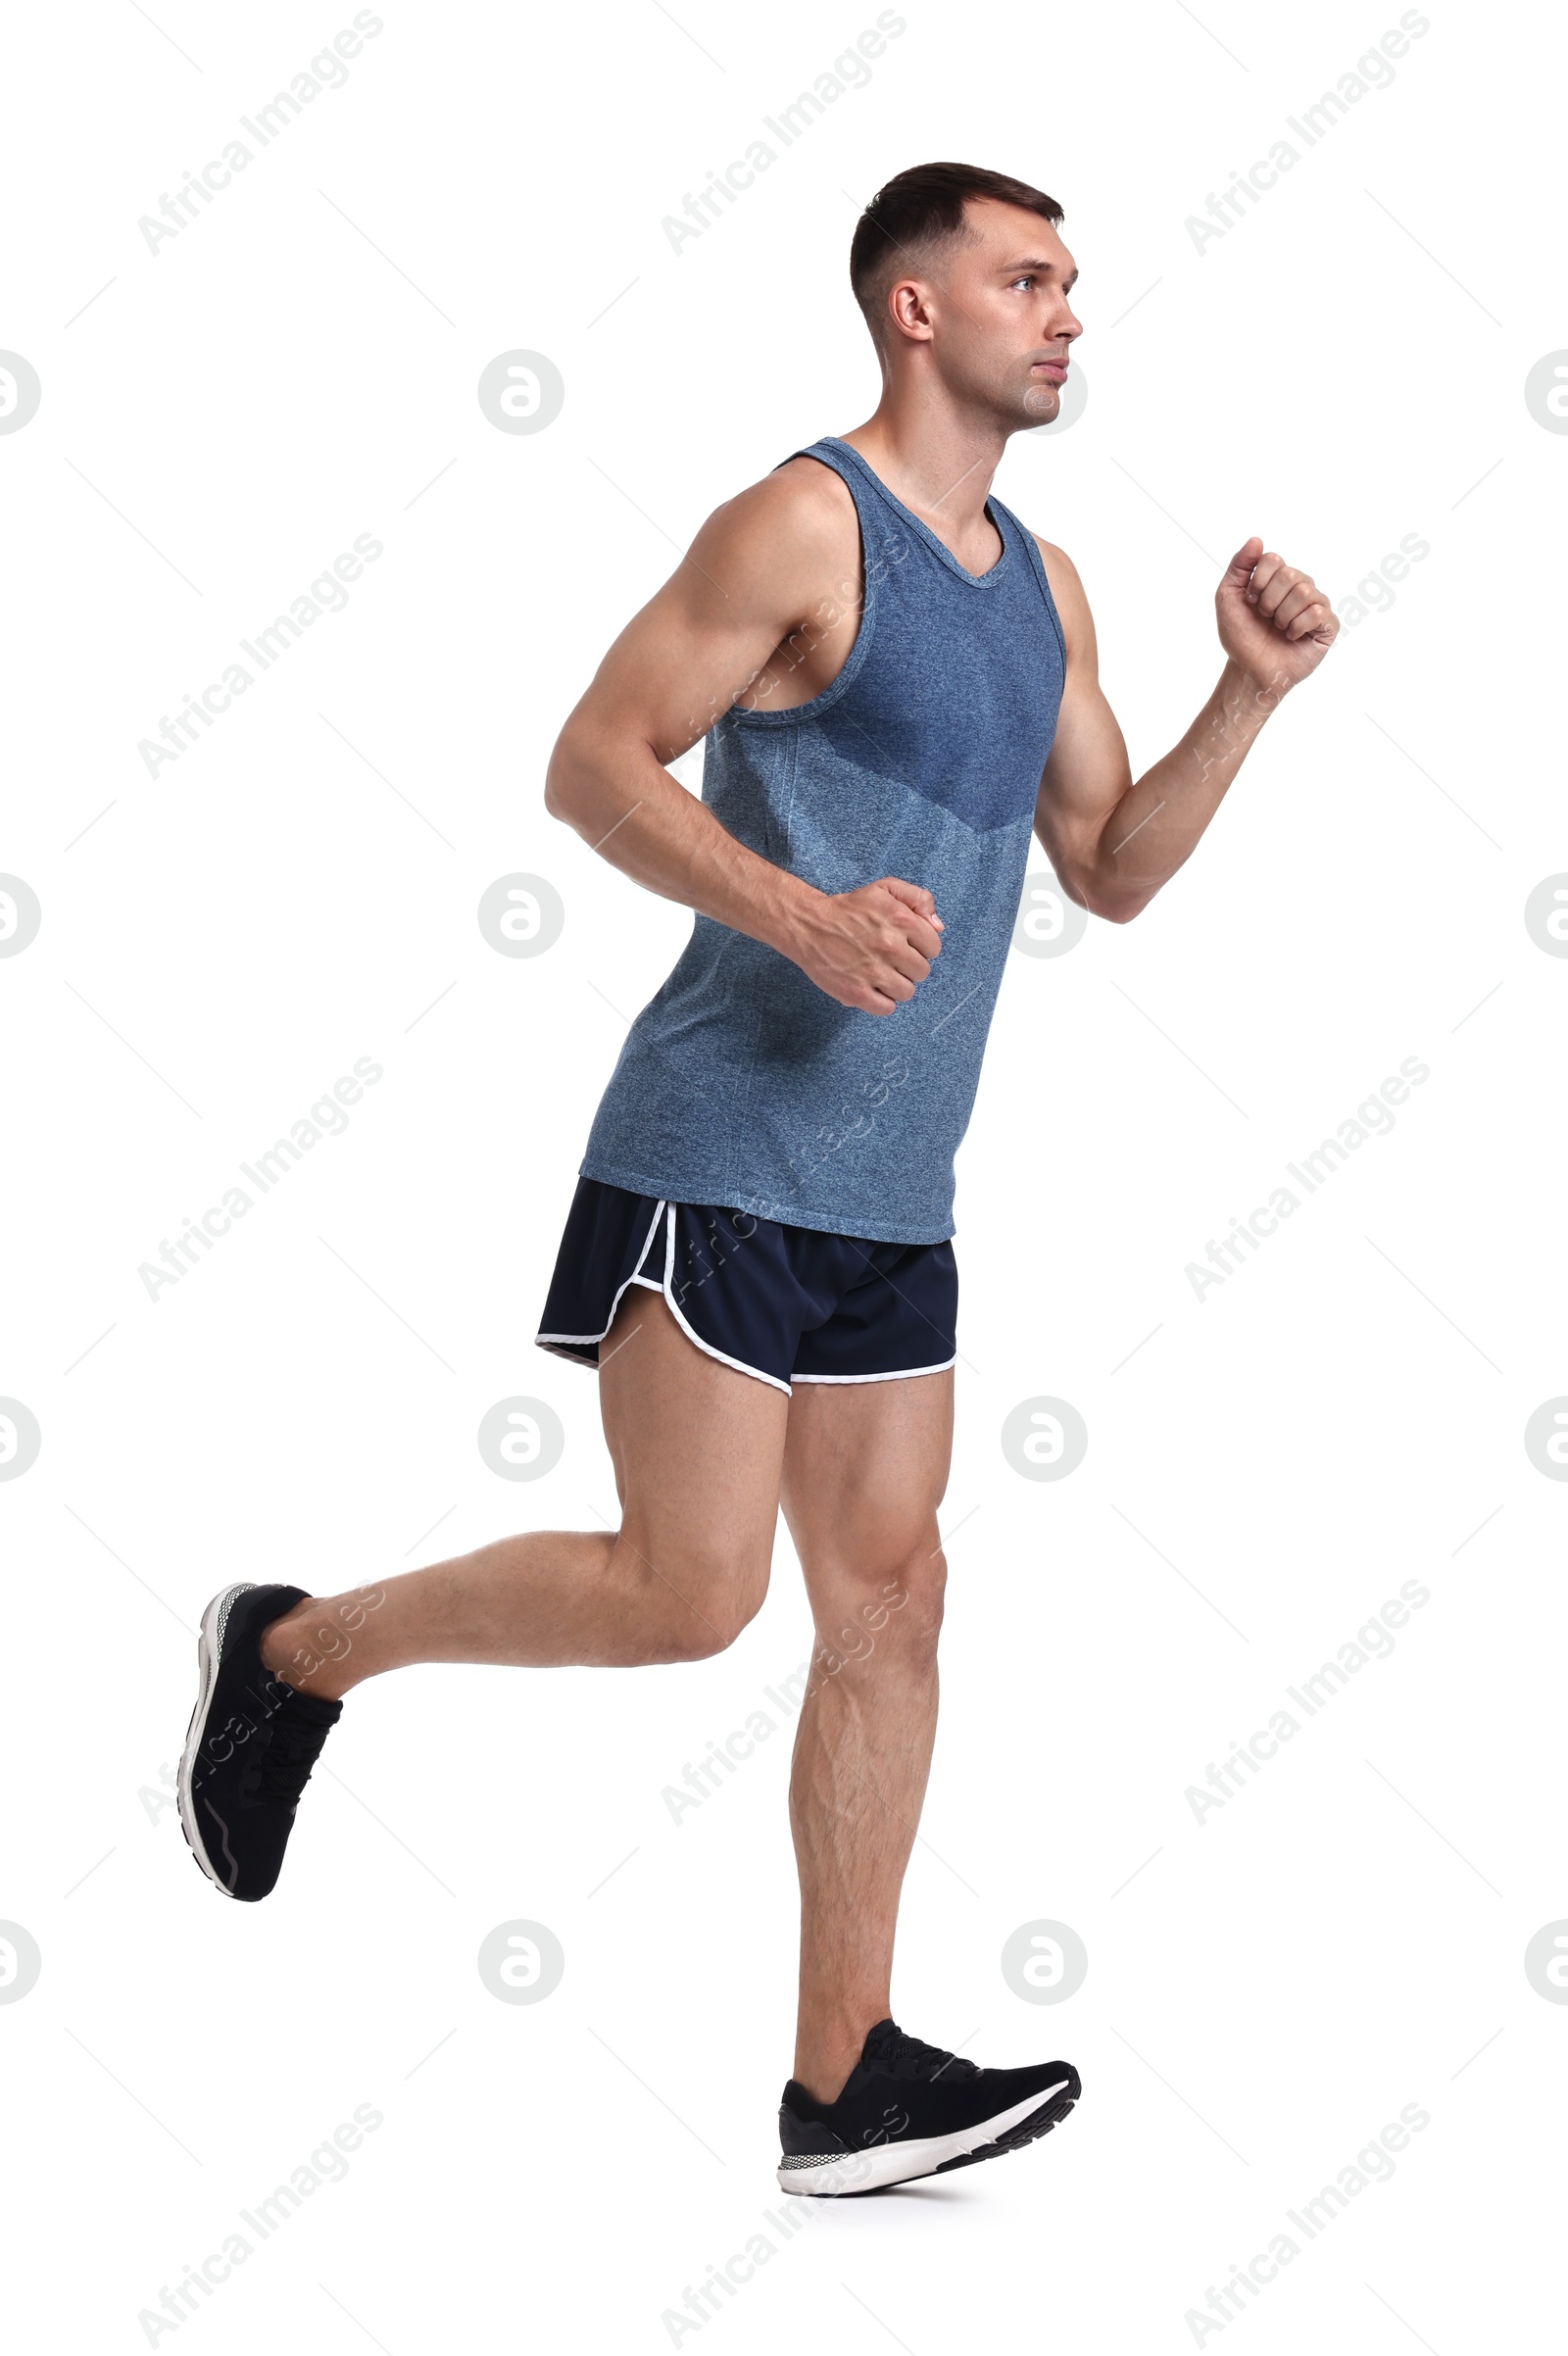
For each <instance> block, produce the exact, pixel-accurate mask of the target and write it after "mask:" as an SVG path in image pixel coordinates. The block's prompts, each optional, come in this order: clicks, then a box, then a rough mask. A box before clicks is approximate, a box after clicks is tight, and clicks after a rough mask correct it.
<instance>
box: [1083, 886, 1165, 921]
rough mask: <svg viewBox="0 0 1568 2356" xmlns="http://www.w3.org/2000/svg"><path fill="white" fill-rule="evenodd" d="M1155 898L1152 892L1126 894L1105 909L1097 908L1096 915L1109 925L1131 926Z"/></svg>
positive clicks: (1111, 902)
mask: <svg viewBox="0 0 1568 2356" xmlns="http://www.w3.org/2000/svg"><path fill="white" fill-rule="evenodd" d="M1153 897H1154V895H1153V893H1152V892H1137V893H1126V894H1123V895H1122V896H1121V897H1120V898H1119V899H1116V900H1112V901H1110V902H1109V903H1108V904H1107V905H1106V906H1105V907H1103V908H1097V909H1096V910H1095V913H1096V915H1097V916H1103V917H1104V919H1105V921H1106V923H1107V924H1131V922H1132V920H1133V918H1134V917H1135V916H1141V915H1142V914H1143V912H1144V910H1145V908H1148V906H1149V904H1150V902H1151V901H1152V899H1153Z"/></svg>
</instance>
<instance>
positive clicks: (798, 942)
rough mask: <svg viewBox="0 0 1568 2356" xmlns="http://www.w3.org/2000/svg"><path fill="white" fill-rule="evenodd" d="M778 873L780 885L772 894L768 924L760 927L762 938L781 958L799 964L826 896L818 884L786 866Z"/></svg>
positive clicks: (768, 911) (767, 913)
mask: <svg viewBox="0 0 1568 2356" xmlns="http://www.w3.org/2000/svg"><path fill="white" fill-rule="evenodd" d="M777 872H778V886H777V889H776V890H775V891H774V892H773V893H772V895H771V896H770V898H771V906H770V907H769V908H768V909H767V911H766V920H765V924H764V926H763V927H762V928H761V929H760V930H759V933H758V939H759V940H760V941H764V942H765V943H766V944H767V947H768V948H769V949H776V950H777V951H778V954H779V956H780V957H788V958H789V960H790V962H791V964H793V965H798V964H799V963H800V962H801V958H802V955H803V953H804V951H805V947H806V942H807V937H808V934H809V930H810V925H811V918H812V915H813V913H814V912H815V910H816V909H817V908H820V907H821V905H822V902H823V900H824V899H825V898H826V895H825V894H824V893H822V892H819V891H818V890H817V889H816V886H815V885H814V884H809V883H808V882H807V881H806V880H805V878H804V877H803V876H799V875H791V874H790V873H789V871H788V869H786V868H782V867H781V868H779V869H778V871H777Z"/></svg>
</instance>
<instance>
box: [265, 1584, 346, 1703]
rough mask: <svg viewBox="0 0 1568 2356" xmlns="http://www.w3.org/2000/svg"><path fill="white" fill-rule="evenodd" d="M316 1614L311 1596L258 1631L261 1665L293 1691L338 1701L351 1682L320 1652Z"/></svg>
mask: <svg viewBox="0 0 1568 2356" xmlns="http://www.w3.org/2000/svg"><path fill="white" fill-rule="evenodd" d="M319 1617H320V1606H319V1601H318V1599H317V1598H316V1597H315V1596H314V1595H311V1596H307V1597H306V1599H305V1601H304V1602H303V1603H295V1604H291V1605H290V1607H289V1609H288V1610H287V1611H285V1612H283V1613H281V1614H280V1615H279V1617H278V1618H277V1619H275V1620H272V1621H270V1622H269V1624H268V1625H267V1627H266V1628H264V1629H263V1631H262V1638H261V1655H262V1666H263V1668H264V1669H266V1670H267V1671H268V1673H269V1675H270V1676H272V1677H276V1678H279V1679H281V1680H282V1682H283V1684H284V1685H289V1686H292V1687H293V1688H294V1691H295V1693H310V1694H313V1695H314V1696H315V1698H316V1699H317V1700H319V1701H341V1699H342V1698H343V1695H344V1693H346V1692H347V1691H348V1684H349V1682H352V1681H347V1680H345V1677H344V1673H343V1667H342V1664H341V1663H340V1662H339V1661H335V1660H330V1659H328V1658H326V1657H325V1656H324V1655H323V1653H322V1651H321V1649H320V1645H319V1628H318V1626H317V1622H318V1621H319Z"/></svg>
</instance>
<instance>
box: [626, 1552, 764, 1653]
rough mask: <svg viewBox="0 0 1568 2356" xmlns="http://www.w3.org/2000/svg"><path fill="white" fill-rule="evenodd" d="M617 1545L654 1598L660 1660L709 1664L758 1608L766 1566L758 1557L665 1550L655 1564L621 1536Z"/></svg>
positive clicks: (651, 1553)
mask: <svg viewBox="0 0 1568 2356" xmlns="http://www.w3.org/2000/svg"><path fill="white" fill-rule="evenodd" d="M621 1545H622V1546H623V1547H626V1548H628V1549H630V1551H631V1553H632V1555H633V1558H634V1563H635V1566H636V1568H635V1575H637V1576H638V1577H639V1579H640V1582H641V1584H642V1585H643V1586H644V1587H645V1589H646V1590H648V1591H650V1602H651V1603H652V1600H653V1597H654V1596H656V1595H657V1597H658V1598H659V1600H658V1603H657V1606H656V1607H655V1608H656V1612H657V1618H658V1620H659V1623H660V1625H661V1627H662V1634H663V1644H662V1657H663V1658H664V1659H665V1660H671V1661H688V1660H711V1659H712V1658H713V1656H714V1655H715V1654H716V1653H719V1652H724V1651H727V1650H728V1648H729V1646H730V1645H731V1644H734V1642H735V1640H736V1638H737V1637H738V1636H739V1635H740V1633H741V1631H742V1629H743V1628H746V1627H748V1626H749V1625H750V1623H751V1622H752V1621H753V1620H755V1619H756V1617H757V1615H758V1613H759V1612H760V1610H761V1608H762V1601H763V1598H764V1596H765V1595H766V1594H767V1579H768V1571H769V1568H770V1564H769V1561H768V1560H767V1558H765V1557H763V1556H761V1555H760V1554H759V1553H755V1552H751V1553H749V1552H747V1551H745V1550H738V1551H737V1552H736V1553H735V1554H733V1555H719V1556H713V1555H710V1554H707V1553H702V1554H694V1553H692V1552H691V1551H689V1550H682V1549H678V1548H675V1549H671V1548H667V1547H666V1548H664V1549H662V1551H661V1552H660V1554H659V1556H658V1557H657V1562H656V1558H655V1557H654V1555H653V1552H652V1546H651V1545H650V1546H647V1547H646V1548H644V1547H641V1546H637V1544H636V1541H635V1540H634V1539H633V1538H632V1537H630V1536H629V1535H628V1534H627V1533H626V1532H624V1531H623V1532H622V1534H621Z"/></svg>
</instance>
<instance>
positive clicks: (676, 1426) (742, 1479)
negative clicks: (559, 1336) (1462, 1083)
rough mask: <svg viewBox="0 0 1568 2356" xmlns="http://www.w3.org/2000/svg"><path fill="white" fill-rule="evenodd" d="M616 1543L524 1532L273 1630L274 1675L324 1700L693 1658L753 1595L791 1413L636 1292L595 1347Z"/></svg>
mask: <svg viewBox="0 0 1568 2356" xmlns="http://www.w3.org/2000/svg"><path fill="white" fill-rule="evenodd" d="M601 1355H602V1359H603V1365H602V1369H601V1372H600V1377H599V1391H600V1405H601V1411H602V1413H603V1416H604V1424H605V1437H606V1440H607V1441H608V1442H609V1445H610V1452H611V1455H612V1457H613V1460H614V1466H615V1485H616V1488H617V1489H618V1491H619V1494H620V1502H621V1509H622V1519H621V1526H620V1529H619V1531H618V1532H611V1531H604V1532H591V1531H583V1532H578V1531H565V1530H537V1531H530V1532H527V1533H526V1534H525V1535H523V1536H521V1537H518V1538H503V1539H498V1540H497V1541H496V1542H495V1544H494V1545H492V1546H479V1547H478V1548H476V1549H475V1551H474V1552H473V1553H471V1554H460V1555H458V1556H456V1557H455V1558H454V1559H453V1560H452V1561H450V1562H439V1563H435V1564H432V1565H431V1566H430V1568H428V1569H427V1570H422V1571H410V1572H407V1573H405V1574H404V1575H403V1576H402V1577H400V1578H397V1579H388V1580H386V1581H385V1582H384V1583H382V1584H381V1585H380V1586H378V1587H372V1588H361V1589H352V1590H350V1591H349V1592H348V1593H347V1594H346V1595H333V1596H312V1597H311V1599H310V1600H309V1601H308V1602H306V1603H301V1604H298V1605H297V1606H296V1607H295V1608H294V1609H293V1610H292V1611H290V1612H287V1613H285V1614H284V1616H283V1617H282V1618H281V1619H279V1620H275V1621H274V1622H273V1623H272V1625H271V1627H270V1629H269V1630H268V1631H267V1634H266V1636H265V1638H264V1640H263V1644H262V1657H263V1660H264V1661H265V1663H266V1665H267V1667H268V1668H269V1669H270V1671H271V1672H272V1674H273V1675H274V1676H277V1677H282V1678H285V1679H286V1680H287V1681H288V1683H289V1684H291V1685H293V1686H295V1687H297V1688H299V1689H300V1690H301V1691H303V1692H305V1693H319V1694H321V1695H323V1696H324V1697H325V1698H327V1699H336V1698H337V1697H339V1696H340V1695H341V1694H344V1693H347V1692H348V1691H349V1689H350V1688H351V1687H352V1686H356V1685H359V1684H360V1683H361V1682H362V1681H363V1680H364V1679H365V1678H367V1677H376V1676H379V1675H380V1674H381V1672H382V1671H383V1670H386V1669H398V1668H403V1667H405V1666H406V1665H407V1664H408V1663H410V1662H412V1661H436V1660H442V1661H492V1662H504V1663H505V1662H510V1663H518V1664H526V1665H530V1666H536V1667H549V1666H559V1665H561V1664H564V1663H567V1662H575V1663H583V1664H589V1665H596V1666H601V1667H621V1668H624V1667H631V1666H635V1665H639V1664H642V1663H644V1662H650V1661H679V1660H700V1659H702V1658H704V1657H706V1656H707V1655H708V1654H710V1653H713V1652H717V1651H720V1650H721V1649H722V1648H723V1646H724V1645H726V1644H730V1643H732V1642H733V1640H734V1638H735V1637H736V1636H737V1635H738V1634H739V1632H740V1630H741V1629H742V1628H743V1627H744V1626H745V1624H746V1622H747V1621H748V1620H749V1619H750V1618H751V1617H752V1615H753V1614H754V1612H756V1610H757V1609H758V1607H759V1605H760V1602H761V1600H762V1596H763V1595H764V1594H765V1593H766V1589H767V1575H768V1569H769V1564H770V1561H771V1557H772V1550H773V1533H774V1528H775V1525H776V1523H777V1518H778V1494H779V1476H780V1466H781V1462H782V1457H783V1448H784V1434H785V1426H786V1422H787V1419H788V1416H789V1411H790V1401H789V1400H788V1399H786V1398H785V1396H784V1394H783V1393H782V1392H780V1391H775V1390H773V1389H772V1387H771V1386H770V1385H769V1384H766V1383H760V1382H759V1381H758V1380H757V1379H756V1377H755V1376H753V1375H748V1374H737V1373H736V1372H735V1370H734V1369H733V1367H729V1366H724V1365H721V1364H720V1363H719V1362H718V1360H717V1359H716V1358H711V1357H709V1356H707V1355H706V1354H705V1353H704V1352H703V1351H702V1350H698V1349H696V1348H695V1347H694V1346H693V1344H692V1343H690V1342H689V1341H688V1340H687V1339H686V1337H685V1335H684V1334H683V1333H682V1332H681V1330H680V1328H679V1326H678V1325H677V1324H676V1323H675V1320H674V1318H673V1317H672V1316H671V1315H670V1312H669V1309H668V1307H667V1306H666V1305H665V1302H664V1301H663V1299H662V1296H661V1295H659V1294H657V1293H653V1292H650V1291H648V1290H647V1289H646V1288H645V1287H643V1286H639V1285H632V1286H630V1287H629V1288H628V1290H627V1292H626V1294H625V1296H624V1298H623V1300H622V1301H621V1304H620V1310H619V1313H618V1314H617V1316H616V1319H615V1322H614V1325H613V1328H612V1329H611V1332H610V1334H609V1336H608V1338H607V1340H606V1341H605V1343H604V1346H603V1350H602V1352H601Z"/></svg>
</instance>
